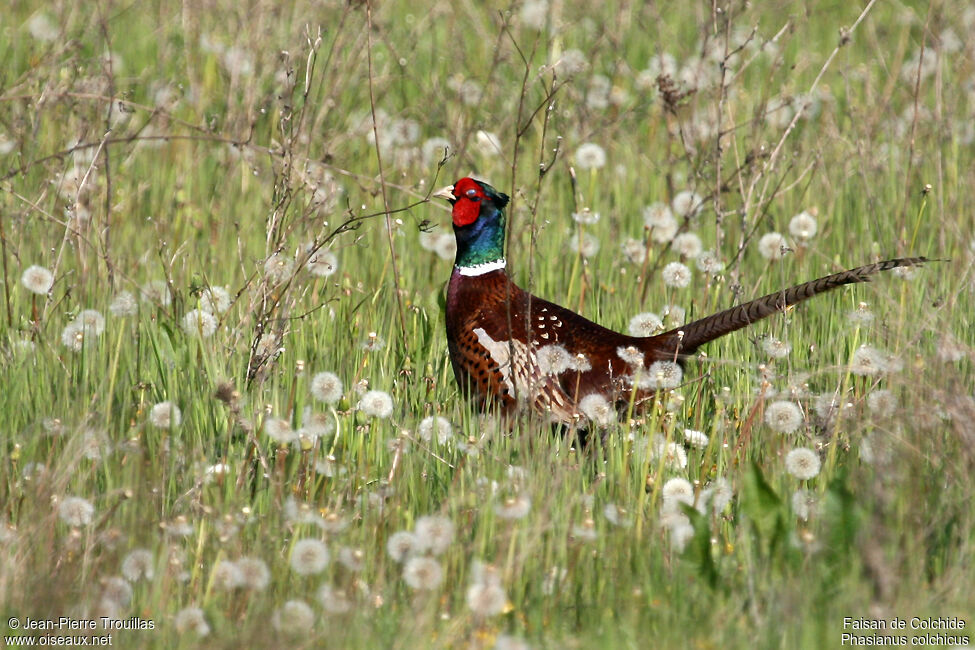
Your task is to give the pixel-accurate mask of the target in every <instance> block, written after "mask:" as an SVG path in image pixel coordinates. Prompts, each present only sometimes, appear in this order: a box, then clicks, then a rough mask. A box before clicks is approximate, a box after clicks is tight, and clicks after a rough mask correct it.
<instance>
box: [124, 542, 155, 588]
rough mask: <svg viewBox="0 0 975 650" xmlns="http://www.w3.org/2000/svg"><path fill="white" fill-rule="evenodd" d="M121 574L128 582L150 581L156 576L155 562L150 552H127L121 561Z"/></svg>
mask: <svg viewBox="0 0 975 650" xmlns="http://www.w3.org/2000/svg"><path fill="white" fill-rule="evenodd" d="M121 573H122V577H123V578H125V579H126V580H128V581H129V582H138V581H139V580H150V581H151V580H152V579H153V578H154V577H155V575H156V560H155V558H153V556H152V552H151V551H148V550H146V549H144V548H137V549H135V550H132V551H129V553H128V554H127V555H126V556H125V558H123V559H122V568H121Z"/></svg>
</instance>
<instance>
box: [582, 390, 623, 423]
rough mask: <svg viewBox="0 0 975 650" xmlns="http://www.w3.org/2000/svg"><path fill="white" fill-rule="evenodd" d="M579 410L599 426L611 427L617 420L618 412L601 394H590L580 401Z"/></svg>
mask: <svg viewBox="0 0 975 650" xmlns="http://www.w3.org/2000/svg"><path fill="white" fill-rule="evenodd" d="M579 410H580V411H582V413H583V414H584V415H585V416H586V417H587V418H589V419H590V420H591V421H592V422H594V423H596V424H598V425H599V426H604V427H605V426H609V425H610V424H611V423H612V422H614V421H615V420H616V411H615V410H614V409H613V405H612V404H610V403H609V401H608V400H607V399H606V398H605V397H603V396H602V395H600V394H599V393H590V394H589V395H586V396H585V397H583V398H582V399H581V400H580V401H579Z"/></svg>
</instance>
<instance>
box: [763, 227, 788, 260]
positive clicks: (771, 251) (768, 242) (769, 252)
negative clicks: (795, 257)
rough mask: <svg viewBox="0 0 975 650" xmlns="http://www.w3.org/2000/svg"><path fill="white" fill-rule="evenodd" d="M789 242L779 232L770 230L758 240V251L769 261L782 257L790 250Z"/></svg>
mask: <svg viewBox="0 0 975 650" xmlns="http://www.w3.org/2000/svg"><path fill="white" fill-rule="evenodd" d="M788 248H789V244H788V242H786V241H785V237H783V236H782V235H781V234H779V233H777V232H769V233H765V234H764V235H762V238H761V239H759V240H758V252H759V253H760V254H761V255H762V257H764V258H765V259H767V260H769V261H775V260H780V259H782V258H783V257H784V256H785V254H786V252H787V251H788Z"/></svg>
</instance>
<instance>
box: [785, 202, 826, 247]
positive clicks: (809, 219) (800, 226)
mask: <svg viewBox="0 0 975 650" xmlns="http://www.w3.org/2000/svg"><path fill="white" fill-rule="evenodd" d="M818 229H819V226H818V224H817V223H816V217H815V216H814V215H813V214H812V213H811V212H808V211H806V210H803V211H802V212H800V213H799V214H797V215H796V216H794V217H792V219H791V220H790V221H789V234H790V235H792V236H793V237H795V238H796V239H797V240H798V241H800V242H808V241H809V240H810V239H812V238H813V237H815V236H816V232H817V230H818Z"/></svg>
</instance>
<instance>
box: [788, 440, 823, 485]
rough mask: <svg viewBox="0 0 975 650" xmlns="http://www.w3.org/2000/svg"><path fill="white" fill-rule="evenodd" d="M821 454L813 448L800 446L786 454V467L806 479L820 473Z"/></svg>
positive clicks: (801, 478)
mask: <svg viewBox="0 0 975 650" xmlns="http://www.w3.org/2000/svg"><path fill="white" fill-rule="evenodd" d="M819 467H820V460H819V454H817V453H816V452H814V451H813V450H812V449H807V448H805V447H799V448H797V449H793V450H792V451H790V452H789V453H788V454H786V455H785V468H786V470H787V471H788V472H789V473H790V474H792V475H793V476H795V477H796V478H797V479H799V480H802V481H806V480H809V479H811V478H813V477H815V476H816V475H817V474H819Z"/></svg>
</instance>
